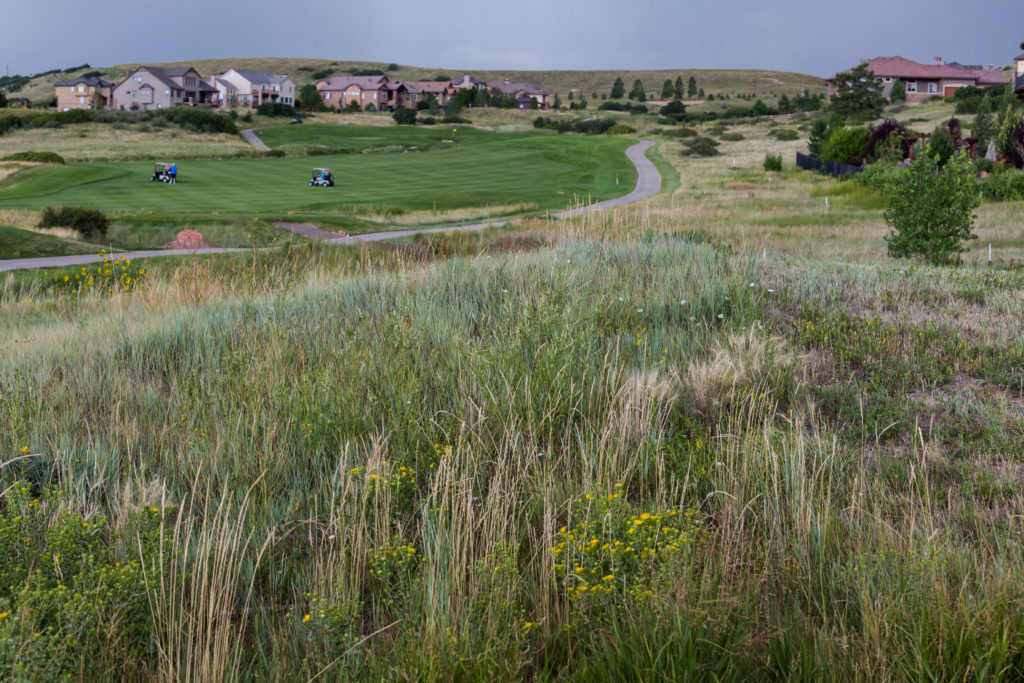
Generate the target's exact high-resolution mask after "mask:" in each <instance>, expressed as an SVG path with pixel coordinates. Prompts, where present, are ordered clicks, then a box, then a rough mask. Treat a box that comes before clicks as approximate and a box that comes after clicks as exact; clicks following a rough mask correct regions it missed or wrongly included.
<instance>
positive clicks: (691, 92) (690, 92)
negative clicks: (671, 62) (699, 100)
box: [686, 76, 697, 99]
mask: <svg viewBox="0 0 1024 683" xmlns="http://www.w3.org/2000/svg"><path fill="white" fill-rule="evenodd" d="M686 96H687V97H689V98H690V99H693V98H694V97H696V96H697V79H696V78H694V77H693V76H690V82H689V83H687V84H686Z"/></svg>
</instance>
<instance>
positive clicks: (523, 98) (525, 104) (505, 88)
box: [486, 78, 548, 109]
mask: <svg viewBox="0 0 1024 683" xmlns="http://www.w3.org/2000/svg"><path fill="white" fill-rule="evenodd" d="M486 87H487V89H488V90H500V91H501V92H502V93H504V94H506V95H509V96H511V97H512V98H513V99H514V100H515V101H516V107H518V108H519V109H529V108H530V105H531V104H532V103H533V100H534V99H536V100H537V106H538V107H540V108H541V109H547V108H548V91H547V90H542V89H541V88H538V87H537V86H535V85H534V84H533V83H514V82H512V81H510V80H509V79H507V78H506V79H505V80H504V81H497V82H493V83H488V84H487V85H486Z"/></svg>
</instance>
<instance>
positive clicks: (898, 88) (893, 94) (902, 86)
mask: <svg viewBox="0 0 1024 683" xmlns="http://www.w3.org/2000/svg"><path fill="white" fill-rule="evenodd" d="M889 101H890V102H891V103H893V104H896V103H897V102H906V101H907V84H906V83H904V82H903V81H902V80H900V79H899V78H897V79H896V80H895V81H893V82H892V89H891V90H890V91H889Z"/></svg>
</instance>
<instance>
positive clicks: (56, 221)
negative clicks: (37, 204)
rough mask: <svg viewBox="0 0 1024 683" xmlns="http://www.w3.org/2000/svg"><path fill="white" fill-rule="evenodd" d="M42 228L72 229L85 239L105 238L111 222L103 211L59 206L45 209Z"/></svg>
mask: <svg viewBox="0 0 1024 683" xmlns="http://www.w3.org/2000/svg"><path fill="white" fill-rule="evenodd" d="M39 227H40V228H71V229H72V230H75V231H76V232H78V233H80V234H81V235H82V236H83V237H87V238H94V237H105V236H106V234H107V228H109V227H110V220H109V219H108V218H107V217H106V216H105V215H104V214H103V212H102V211H98V210H96V209H89V208H85V207H81V206H58V207H56V208H54V207H52V206H51V207H47V208H45V209H43V215H42V216H41V217H40V220H39Z"/></svg>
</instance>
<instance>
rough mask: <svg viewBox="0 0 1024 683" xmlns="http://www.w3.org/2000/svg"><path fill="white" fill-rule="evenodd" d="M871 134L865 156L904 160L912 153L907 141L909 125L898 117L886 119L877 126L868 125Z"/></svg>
mask: <svg viewBox="0 0 1024 683" xmlns="http://www.w3.org/2000/svg"><path fill="white" fill-rule="evenodd" d="M868 129H869V130H870V131H871V135H870V137H869V138H868V143H867V145H865V147H864V158H866V159H869V160H872V161H874V160H876V159H888V160H892V161H902V160H903V159H906V158H907V156H908V155H909V154H910V143H909V142H907V141H906V136H907V127H906V126H904V125H903V124H902V123H900V122H899V121H897V120H896V119H886V120H885V121H883V122H882V123H880V124H878V125H877V126H868Z"/></svg>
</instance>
